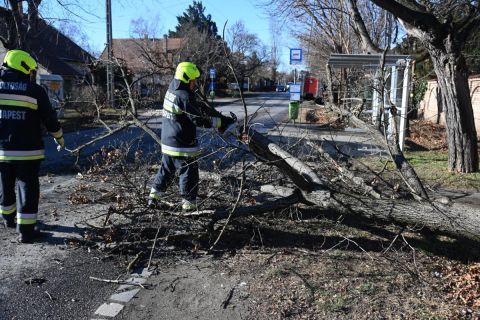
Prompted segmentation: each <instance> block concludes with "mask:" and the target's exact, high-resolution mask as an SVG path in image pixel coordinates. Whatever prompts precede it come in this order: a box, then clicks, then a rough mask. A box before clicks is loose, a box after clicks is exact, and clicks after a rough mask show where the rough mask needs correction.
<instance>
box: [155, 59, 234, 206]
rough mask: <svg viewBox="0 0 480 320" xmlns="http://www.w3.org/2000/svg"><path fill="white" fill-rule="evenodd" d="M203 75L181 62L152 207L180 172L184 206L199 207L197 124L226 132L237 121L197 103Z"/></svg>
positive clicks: (167, 110) (169, 97) (170, 95)
mask: <svg viewBox="0 0 480 320" xmlns="http://www.w3.org/2000/svg"><path fill="white" fill-rule="evenodd" d="M200 75H201V72H200V70H199V69H198V68H197V66H196V65H195V64H193V63H192V62H181V63H180V64H179V65H178V66H177V69H176V72H175V76H174V79H173V80H172V82H171V83H170V85H169V88H168V90H167V93H166V94H165V99H164V102H163V120H162V134H161V139H162V163H161V166H160V168H159V170H158V173H157V175H156V176H155V180H154V182H153V187H152V188H151V190H150V195H149V200H148V206H149V207H151V208H154V207H155V206H157V204H158V201H159V200H160V199H161V198H162V196H163V193H164V192H165V190H166V189H167V186H168V185H169V183H170V182H171V180H172V179H173V178H174V175H175V173H176V172H177V171H178V173H179V185H180V193H181V195H182V198H183V199H182V209H183V210H185V211H189V210H194V209H195V208H196V205H195V199H196V197H197V193H198V181H199V173H198V163H197V156H198V155H200V153H201V151H200V148H199V146H198V142H197V133H196V127H203V128H217V129H218V130H219V131H221V132H222V131H224V130H225V128H227V127H228V126H229V125H231V124H233V123H234V120H233V118H231V117H227V116H223V115H222V114H221V113H220V112H215V113H214V112H213V111H211V110H210V111H208V112H207V111H206V110H204V109H202V107H201V106H200V105H199V104H198V103H197V102H196V100H195V95H194V92H193V90H194V88H195V85H196V79H198V78H199V77H200Z"/></svg>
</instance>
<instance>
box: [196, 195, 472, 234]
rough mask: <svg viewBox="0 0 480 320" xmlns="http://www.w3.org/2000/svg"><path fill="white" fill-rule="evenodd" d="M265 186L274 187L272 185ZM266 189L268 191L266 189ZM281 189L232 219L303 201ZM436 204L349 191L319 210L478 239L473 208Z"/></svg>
mask: <svg viewBox="0 0 480 320" xmlns="http://www.w3.org/2000/svg"><path fill="white" fill-rule="evenodd" d="M267 188H268V189H273V188H272V187H271V186H269V187H267ZM265 191H268V190H267V189H265ZM270 191H272V190H270ZM280 192H281V194H283V195H286V196H285V197H282V198H279V199H276V200H272V201H266V202H265V203H262V204H260V205H256V206H249V207H239V208H237V210H235V212H234V213H233V214H232V217H231V218H239V217H244V216H249V215H261V214H265V213H271V212H273V211H275V210H281V209H285V208H288V207H289V206H292V205H294V204H298V203H302V202H304V200H305V199H304V198H303V195H302V193H301V191H300V190H299V189H290V190H289V191H288V188H285V187H282V188H281V190H280ZM288 193H290V194H288ZM438 206H440V205H437V206H435V207H434V206H432V205H429V204H428V203H426V202H418V201H409V200H404V199H403V200H399V199H372V198H367V197H362V196H357V195H351V194H342V193H332V198H331V199H330V203H329V205H328V208H321V209H320V210H325V209H326V210H332V211H335V212H338V213H340V214H342V215H346V216H347V215H350V216H356V217H363V218H365V219H370V220H374V221H378V222H382V223H385V224H387V223H394V224H396V225H399V226H406V227H411V228H412V229H414V230H428V231H431V232H432V233H434V234H438V235H448V236H451V237H453V238H465V239H470V240H474V241H480V215H478V213H477V212H475V210H474V209H472V208H468V207H465V206H463V205H461V204H453V205H450V206H443V205H441V207H438ZM229 213H230V211H229V210H228V209H225V208H221V209H216V210H214V211H211V212H208V214H205V215H208V216H211V217H212V219H213V220H214V221H215V222H216V221H219V220H222V219H226V218H228V216H229ZM194 215H195V214H193V215H192V216H194Z"/></svg>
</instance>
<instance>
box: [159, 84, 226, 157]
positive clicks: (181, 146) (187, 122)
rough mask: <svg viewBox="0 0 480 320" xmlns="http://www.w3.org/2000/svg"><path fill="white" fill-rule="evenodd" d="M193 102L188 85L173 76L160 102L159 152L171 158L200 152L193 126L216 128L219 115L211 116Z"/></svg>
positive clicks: (218, 123)
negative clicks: (160, 145) (160, 147)
mask: <svg viewBox="0 0 480 320" xmlns="http://www.w3.org/2000/svg"><path fill="white" fill-rule="evenodd" d="M204 110H205V109H202V107H201V106H200V105H199V104H198V103H197V101H196V100H195V96H194V94H193V93H192V92H191V91H190V90H189V88H188V84H185V83H183V82H181V81H180V80H177V79H174V80H173V81H172V82H171V83H170V86H169V87H168V90H167V93H166V94H165V100H164V102H163V120H162V153H164V154H167V155H170V156H174V157H196V156H198V155H199V154H200V152H201V151H200V148H199V146H198V142H197V131H196V127H203V128H212V127H213V128H220V126H221V114H220V113H218V114H215V115H216V116H211V114H212V112H209V113H205V111H204Z"/></svg>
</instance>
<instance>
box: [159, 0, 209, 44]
mask: <svg viewBox="0 0 480 320" xmlns="http://www.w3.org/2000/svg"><path fill="white" fill-rule="evenodd" d="M205 10H206V8H205V7H204V6H203V4H202V1H193V4H191V5H189V6H188V8H187V10H186V11H185V12H184V13H183V14H182V15H181V16H177V21H178V24H177V26H176V27H175V31H171V30H169V31H168V35H169V36H170V37H182V36H184V35H185V31H187V30H191V27H192V26H194V27H195V28H197V29H198V31H199V32H200V33H206V34H207V35H209V36H214V37H217V36H218V29H217V24H216V23H215V22H214V21H213V20H212V16H211V15H209V14H208V15H205Z"/></svg>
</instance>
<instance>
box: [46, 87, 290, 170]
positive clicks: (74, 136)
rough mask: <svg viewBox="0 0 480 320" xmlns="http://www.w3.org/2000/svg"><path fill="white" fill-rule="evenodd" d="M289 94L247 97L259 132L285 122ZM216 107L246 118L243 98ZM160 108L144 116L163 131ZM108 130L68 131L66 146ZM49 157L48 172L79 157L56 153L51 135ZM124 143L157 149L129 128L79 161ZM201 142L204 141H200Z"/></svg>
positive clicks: (139, 131)
mask: <svg viewBox="0 0 480 320" xmlns="http://www.w3.org/2000/svg"><path fill="white" fill-rule="evenodd" d="M288 99H289V95H288V93H284V92H265V93H248V94H246V96H245V102H246V105H247V110H248V114H249V115H253V114H255V117H254V118H253V121H252V123H254V125H255V128H256V129H257V130H258V131H266V130H268V129H272V128H273V127H274V126H275V124H276V123H279V122H281V121H283V120H284V119H285V118H286V116H287V111H288V101H289V100H288ZM213 104H214V105H215V107H216V108H217V110H219V111H220V112H222V113H223V114H225V115H229V113H230V112H233V113H235V114H236V115H237V117H238V121H239V123H241V121H242V120H243V118H244V107H243V104H242V102H241V100H240V99H238V98H236V99H233V98H221V99H216V100H214V103H213ZM160 114H161V110H154V111H152V112H149V113H147V114H145V115H143V116H142V117H141V119H142V120H143V121H144V122H146V123H147V124H148V125H149V126H150V127H152V128H153V129H155V130H157V133H158V134H160V130H161V122H162V118H161V117H160ZM105 133H107V131H106V130H105V129H104V128H95V129H90V130H83V131H79V132H72V133H67V134H65V143H66V147H67V148H68V149H70V150H73V149H75V148H77V147H78V146H81V145H83V144H85V143H86V142H88V141H90V140H91V139H92V138H94V137H98V136H101V135H104V134H105ZM44 140H45V150H46V155H47V157H46V159H45V160H44V162H43V165H42V168H43V170H44V171H45V170H47V171H48V172H53V173H56V172H63V171H65V170H66V169H68V168H72V167H73V165H74V164H75V162H76V161H77V158H76V157H74V156H72V155H71V154H70V153H69V152H67V151H65V150H62V151H60V152H57V150H56V145H55V143H54V141H53V139H52V138H51V137H46V138H45V139H44ZM125 142H136V143H138V144H140V145H141V148H142V150H143V151H144V152H145V153H147V154H148V153H149V152H156V151H158V146H156V144H155V143H154V141H153V139H152V138H151V137H150V136H148V134H146V133H145V132H144V131H143V130H142V129H139V128H137V127H130V128H127V129H125V130H122V131H120V132H118V133H115V134H113V135H111V136H109V137H108V138H106V139H103V140H101V141H99V142H97V143H94V144H92V145H91V146H88V147H86V148H85V149H83V150H82V152H81V157H80V161H79V162H80V163H82V161H84V160H85V159H86V158H88V156H90V155H91V154H93V153H94V152H95V151H97V150H99V149H100V148H101V147H102V146H107V147H108V146H120V145H122V144H125ZM200 142H201V143H202V141H200Z"/></svg>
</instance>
